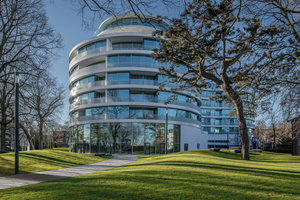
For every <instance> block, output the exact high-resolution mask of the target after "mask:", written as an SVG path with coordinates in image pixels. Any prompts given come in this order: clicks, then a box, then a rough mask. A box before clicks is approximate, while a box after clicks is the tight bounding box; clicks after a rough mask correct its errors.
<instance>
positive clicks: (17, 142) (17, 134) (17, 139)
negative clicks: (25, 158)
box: [15, 72, 19, 174]
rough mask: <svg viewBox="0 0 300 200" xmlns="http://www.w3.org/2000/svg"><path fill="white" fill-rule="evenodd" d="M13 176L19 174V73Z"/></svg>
mask: <svg viewBox="0 0 300 200" xmlns="http://www.w3.org/2000/svg"><path fill="white" fill-rule="evenodd" d="M15 87H16V98H15V131H16V134H15V147H16V148H15V174H19V72H16V73H15Z"/></svg>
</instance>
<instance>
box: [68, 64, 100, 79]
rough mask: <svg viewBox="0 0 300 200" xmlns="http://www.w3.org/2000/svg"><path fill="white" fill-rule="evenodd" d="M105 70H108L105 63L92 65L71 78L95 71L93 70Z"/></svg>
mask: <svg viewBox="0 0 300 200" xmlns="http://www.w3.org/2000/svg"><path fill="white" fill-rule="evenodd" d="M104 68H106V65H105V63H104V64H96V65H91V66H89V67H84V68H81V69H79V70H78V71H76V72H74V73H73V74H71V76H76V75H78V74H84V73H85V72H90V71H93V70H96V69H104ZM71 76H70V77H71Z"/></svg>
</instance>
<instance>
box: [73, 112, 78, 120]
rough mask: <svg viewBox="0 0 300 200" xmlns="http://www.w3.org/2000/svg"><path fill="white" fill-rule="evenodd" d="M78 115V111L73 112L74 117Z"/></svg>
mask: <svg viewBox="0 0 300 200" xmlns="http://www.w3.org/2000/svg"><path fill="white" fill-rule="evenodd" d="M76 117H78V111H75V112H73V113H72V118H73V119H74V118H76Z"/></svg>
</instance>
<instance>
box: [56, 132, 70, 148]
mask: <svg viewBox="0 0 300 200" xmlns="http://www.w3.org/2000/svg"><path fill="white" fill-rule="evenodd" d="M53 142H54V148H68V147H69V131H54V132H53Z"/></svg>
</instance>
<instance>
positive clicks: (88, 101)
mask: <svg viewBox="0 0 300 200" xmlns="http://www.w3.org/2000/svg"><path fill="white" fill-rule="evenodd" d="M107 102H149V103H165V102H166V99H158V98H157V97H153V98H140V99H138V98H128V97H125V98H124V97H119V98H109V97H108V98H107ZM95 103H106V101H105V97H100V98H94V99H86V100H82V101H77V102H74V103H73V104H71V105H70V106H69V110H70V111H71V110H73V109H75V108H76V107H77V106H79V105H86V104H95ZM170 104H171V105H179V106H185V107H189V108H192V109H196V110H200V108H199V107H198V106H197V105H194V104H192V103H189V102H184V101H179V100H177V101H171V102H170Z"/></svg>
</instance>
